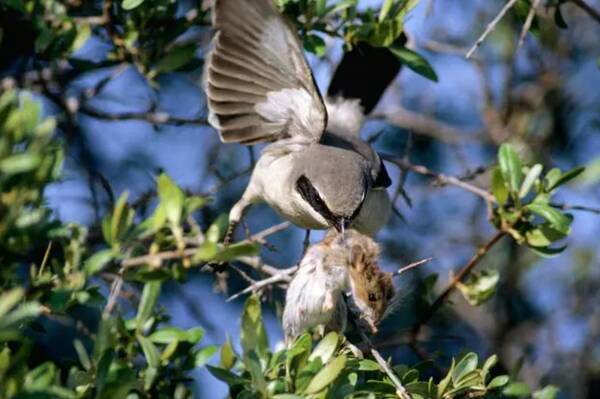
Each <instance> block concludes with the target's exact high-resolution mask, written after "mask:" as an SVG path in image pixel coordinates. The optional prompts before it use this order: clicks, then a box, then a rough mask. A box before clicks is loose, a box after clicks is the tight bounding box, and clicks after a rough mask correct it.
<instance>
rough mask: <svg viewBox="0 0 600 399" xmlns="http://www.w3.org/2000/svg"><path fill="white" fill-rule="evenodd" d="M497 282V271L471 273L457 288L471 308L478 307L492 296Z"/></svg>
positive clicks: (498, 278) (498, 275) (498, 276)
mask: <svg viewBox="0 0 600 399" xmlns="http://www.w3.org/2000/svg"><path fill="white" fill-rule="evenodd" d="M499 280H500V274H499V273H498V271H497V270H495V269H488V270H482V271H480V272H473V273H471V275H470V276H469V278H468V279H467V281H465V282H464V283H462V284H459V285H458V286H457V287H458V289H459V290H460V292H461V293H462V294H463V296H464V297H465V299H466V300H467V301H468V302H469V303H470V304H471V305H472V306H479V305H481V304H482V303H484V302H485V301H487V300H488V299H490V298H491V297H492V296H493V295H494V293H495V292H496V286H497V285H498V281H499ZM459 364H460V363H459Z"/></svg>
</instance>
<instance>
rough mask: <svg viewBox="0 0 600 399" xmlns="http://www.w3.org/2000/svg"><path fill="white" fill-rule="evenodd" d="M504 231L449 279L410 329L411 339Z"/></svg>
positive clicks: (413, 338)
mask: <svg viewBox="0 0 600 399" xmlns="http://www.w3.org/2000/svg"><path fill="white" fill-rule="evenodd" d="M505 235H506V233H505V232H504V231H498V232H497V233H496V234H495V235H494V236H493V237H492V238H491V239H490V240H489V241H488V242H487V243H486V244H485V245H483V246H482V247H481V248H479V249H478V250H477V252H476V253H475V255H473V257H472V258H471V259H470V260H469V262H468V263H467V264H466V265H465V266H464V267H463V268H462V269H461V270H460V271H459V272H458V273H457V274H456V275H455V276H454V277H453V278H452V280H450V282H449V283H448V285H447V286H446V288H445V289H444V290H443V291H442V293H441V294H440V295H439V296H438V297H437V298H436V300H435V301H433V303H432V304H431V306H430V307H429V308H428V309H427V312H426V313H425V314H423V316H422V317H421V318H420V319H419V322H418V323H417V325H416V326H415V327H414V328H413V330H412V340H413V341H416V339H417V336H418V335H419V332H420V331H421V328H422V327H423V326H424V325H425V324H427V322H428V321H429V320H430V319H431V318H432V317H433V315H434V314H435V313H436V312H437V311H438V309H439V308H440V307H441V306H442V305H443V304H444V302H445V301H446V299H447V298H448V295H450V293H452V291H453V290H454V289H455V288H456V286H457V284H458V283H460V282H462V281H463V280H464V279H465V278H466V277H467V276H468V275H469V273H470V272H471V270H473V268H474V267H475V266H477V264H478V263H479V261H481V259H483V257H484V256H485V255H486V254H487V253H488V252H489V251H490V249H492V247H493V246H494V245H496V243H497V242H498V241H500V239H501V238H502V237H504V236H505Z"/></svg>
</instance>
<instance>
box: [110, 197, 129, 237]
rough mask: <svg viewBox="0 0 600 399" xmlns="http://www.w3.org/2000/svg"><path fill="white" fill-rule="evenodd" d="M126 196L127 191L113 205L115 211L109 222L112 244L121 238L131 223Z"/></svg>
mask: <svg viewBox="0 0 600 399" xmlns="http://www.w3.org/2000/svg"><path fill="white" fill-rule="evenodd" d="M128 196H129V194H128V193H127V191H125V192H123V194H121V196H120V197H119V199H118V200H117V203H116V204H115V209H114V211H113V214H112V218H111V220H110V237H111V242H112V243H118V242H119V241H120V240H121V239H122V238H123V236H124V235H125V233H126V232H127V230H128V229H129V226H130V225H131V223H132V221H133V219H132V216H133V215H132V214H130V209H129V206H128V205H127V197H128Z"/></svg>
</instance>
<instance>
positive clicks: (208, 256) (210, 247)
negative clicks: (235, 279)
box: [194, 240, 219, 263]
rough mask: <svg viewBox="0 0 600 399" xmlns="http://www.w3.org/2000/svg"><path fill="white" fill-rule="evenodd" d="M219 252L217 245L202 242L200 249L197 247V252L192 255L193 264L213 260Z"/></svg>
mask: <svg viewBox="0 0 600 399" xmlns="http://www.w3.org/2000/svg"><path fill="white" fill-rule="evenodd" d="M218 252H219V247H218V246H217V244H215V243H214V242H211V241H208V240H206V241H204V242H203V243H202V245H200V247H198V251H196V253H195V254H194V262H197V263H199V262H200V263H201V262H208V261H211V260H213V259H214V258H215V256H216V255H217V253H218Z"/></svg>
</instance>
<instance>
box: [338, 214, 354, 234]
mask: <svg viewBox="0 0 600 399" xmlns="http://www.w3.org/2000/svg"><path fill="white" fill-rule="evenodd" d="M350 224H352V221H351V220H350V219H346V218H343V217H342V218H339V219H338V220H336V221H335V223H334V224H333V227H334V228H335V229H336V230H337V232H338V233H342V234H343V233H344V232H345V231H346V230H347V229H348V227H350Z"/></svg>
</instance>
